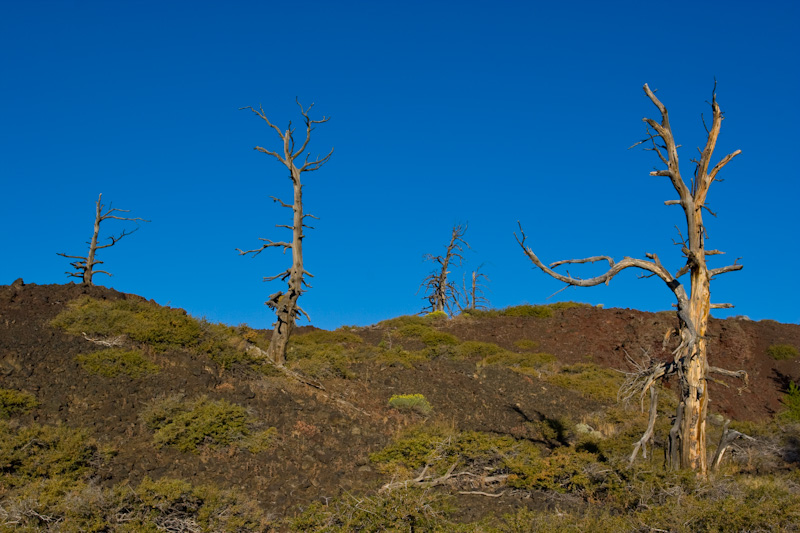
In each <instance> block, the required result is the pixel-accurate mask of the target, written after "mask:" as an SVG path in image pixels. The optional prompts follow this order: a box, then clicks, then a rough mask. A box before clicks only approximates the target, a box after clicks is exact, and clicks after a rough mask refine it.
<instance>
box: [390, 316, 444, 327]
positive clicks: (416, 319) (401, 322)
mask: <svg viewBox="0 0 800 533" xmlns="http://www.w3.org/2000/svg"><path fill="white" fill-rule="evenodd" d="M430 322H431V321H430V320H429V319H426V318H425V317H422V316H419V315H403V316H398V317H395V318H390V319H388V320H382V321H380V322H378V325H379V326H382V327H384V328H401V327H403V326H409V325H413V324H419V325H422V326H425V325H428V324H429V323H430Z"/></svg>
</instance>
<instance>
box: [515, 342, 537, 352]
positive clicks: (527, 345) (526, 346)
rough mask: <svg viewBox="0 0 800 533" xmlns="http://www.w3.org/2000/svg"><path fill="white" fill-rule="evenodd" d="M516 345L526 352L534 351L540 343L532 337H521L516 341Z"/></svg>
mask: <svg viewBox="0 0 800 533" xmlns="http://www.w3.org/2000/svg"><path fill="white" fill-rule="evenodd" d="M514 346H516V347H517V348H519V349H520V350H524V351H526V352H532V351H534V350H535V349H537V348H538V347H539V343H538V342H536V341H534V340H531V339H520V340H518V341H515V342H514Z"/></svg>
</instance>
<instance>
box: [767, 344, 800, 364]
mask: <svg viewBox="0 0 800 533" xmlns="http://www.w3.org/2000/svg"><path fill="white" fill-rule="evenodd" d="M767 355H769V356H770V357H772V358H773V359H775V360H776V361H781V360H784V359H796V358H798V357H800V352H798V350H797V347H796V346H792V345H791V344H773V345H772V346H770V347H769V348H767Z"/></svg>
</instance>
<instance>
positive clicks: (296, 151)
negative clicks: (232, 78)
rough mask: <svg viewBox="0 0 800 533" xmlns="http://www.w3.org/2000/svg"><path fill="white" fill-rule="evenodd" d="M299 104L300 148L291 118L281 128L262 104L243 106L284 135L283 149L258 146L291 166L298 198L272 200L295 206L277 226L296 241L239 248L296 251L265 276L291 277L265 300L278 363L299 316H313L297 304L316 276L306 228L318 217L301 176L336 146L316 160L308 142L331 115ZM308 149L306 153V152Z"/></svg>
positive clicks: (319, 164) (272, 350)
mask: <svg viewBox="0 0 800 533" xmlns="http://www.w3.org/2000/svg"><path fill="white" fill-rule="evenodd" d="M297 105H298V106H299V107H300V114H301V115H302V116H303V123H304V124H305V129H306V132H305V133H306V134H305V140H304V141H303V144H302V145H301V146H300V147H299V148H296V147H295V140H294V131H295V130H294V128H292V123H291V122H289V126H288V128H287V129H286V131H281V129H280V128H278V127H277V126H275V125H274V124H273V123H272V122H270V120H269V118H267V115H266V114H265V113H264V109H263V108H262V107H259V108H258V109H255V108H253V107H243V108H242V109H249V110H250V111H252V112H253V113H255V114H256V115H258V117H259V118H261V119H262V120H263V121H264V122H266V123H267V125H268V126H269V127H270V128H272V129H273V130H275V132H276V133H277V134H278V136H279V137H280V138H281V141H283V151H282V153H279V152H277V151H272V150H267V149H266V148H262V147H261V146H256V147H255V150H257V151H259V152H261V153H264V154H267V155H270V156H272V157H274V158H276V159H277V160H278V161H280V162H281V163H283V164H284V165H285V166H286V168H287V169H289V179H290V180H291V181H292V188H293V190H294V200H293V202H292V203H291V204H287V203H285V202H283V201H281V200H279V199H278V198H277V197H275V196H270V198H272V200H273V201H275V202H276V203H278V204H279V205H280V206H281V207H286V208H288V209H291V210H292V224H291V225H286V224H276V227H278V228H285V229H289V230H292V242H285V241H271V240H269V239H259V240H261V241H264V244H262V245H261V247H260V248H256V249H254V250H241V249H238V248H237V250H238V252H239V253H240V254H241V255H247V254H252V255H253V256H256V255H258V254H260V253H261V252H263V251H264V250H266V249H267V248H283V252H284V253H286V250H291V252H292V265H291V266H290V267H289V268H288V269H286V270H285V271H283V272H281V273H279V274H276V275H274V276H269V277H265V278H264V281H273V280H276V279H278V278H280V279H281V281H287V280H288V287H287V290H286V292H285V293H284V292H283V291H278V292H276V293H273V294H270V295H269V298H268V299H267V301H266V302H265V304H266V305H267V306H268V307H269V308H270V309H272V310H273V311H275V316H276V322H275V323H274V327H275V329H274V330H273V332H272V339H271V340H270V343H269V349H268V350H267V357H269V358H270V359H271V360H272V361H273V362H274V363H276V364H278V365H283V364H284V363H285V362H286V346H287V344H288V343H289V337H290V336H291V334H292V330H293V329H294V325H295V320H296V319H298V318H299V317H300V316H301V315H304V316H305V317H306V318H308V319H309V320H310V318H309V316H308V313H306V312H305V311H304V310H303V309H302V308H301V307H300V306H299V305H297V300H298V298H300V295H301V294H303V293H304V292H305V289H304V288H303V287H308V288H310V287H311V286H310V285H309V284H308V283H307V282H306V280H305V276H309V277H313V276H312V275H311V274H309V273H308V271H307V270H306V269H305V267H304V266H303V237H304V235H303V228H311V226H308V225H306V223H305V220H306V218H309V217H310V218H316V217H314V216H313V215H309V214H304V213H303V184H302V183H301V181H300V178H301V177H302V175H303V173H304V172H312V171H314V170H318V169H319V168H320V167H322V165H324V164H325V163H327V162H328V160H329V159H330V157H331V156H332V155H333V149H331V151H330V152H329V153H328V155H326V156H324V157H319V156H317V157H316V158H315V159H313V160H312V159H311V154H310V153H305V151H306V148H308V143H309V141H311V132H312V131H314V127H315V124H323V123H325V122H328V120H329V117H324V116H323V117H322V119H320V120H312V119H311V118H310V117H309V116H308V113H309V112H310V111H311V108H312V107H314V104H311V105H310V106H308V108H303V106H302V105H301V104H300V102H297ZM304 153H305V155H303V154H304ZM298 158H301V159H300V161H302V163H296V161H297V159H298ZM311 229H313V228H311Z"/></svg>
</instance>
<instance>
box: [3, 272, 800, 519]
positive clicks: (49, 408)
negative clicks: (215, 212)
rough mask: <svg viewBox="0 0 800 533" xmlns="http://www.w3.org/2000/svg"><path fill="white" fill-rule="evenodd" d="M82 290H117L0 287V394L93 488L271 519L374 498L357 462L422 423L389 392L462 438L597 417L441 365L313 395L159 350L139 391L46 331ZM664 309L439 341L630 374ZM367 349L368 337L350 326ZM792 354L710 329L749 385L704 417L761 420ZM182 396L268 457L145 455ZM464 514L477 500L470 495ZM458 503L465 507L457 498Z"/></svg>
mask: <svg viewBox="0 0 800 533" xmlns="http://www.w3.org/2000/svg"><path fill="white" fill-rule="evenodd" d="M84 294H88V295H90V296H93V297H96V298H108V299H118V298H125V297H126V295H123V294H121V293H118V292H116V291H113V290H109V289H105V288H102V287H83V286H80V285H74V284H69V285H43V286H37V285H33V284H27V285H26V284H24V283H23V282H22V281H21V280H19V281H17V282H15V283H14V284H13V285H11V286H0V387H3V388H15V389H21V390H25V391H28V392H31V393H33V394H34V395H35V396H36V397H37V398H38V399H39V401H40V402H41V405H40V406H39V407H38V408H37V409H35V410H34V411H32V412H31V413H30V414H29V415H26V417H25V418H23V421H27V422H32V421H35V422H39V423H48V424H59V423H60V424H66V425H69V426H72V427H84V428H87V430H88V431H89V432H90V433H91V434H92V435H94V436H95V437H96V438H97V439H99V440H100V441H101V442H103V441H104V442H107V443H109V444H112V445H114V446H115V447H116V448H117V449H118V450H119V453H118V454H117V455H115V456H114V457H113V458H112V459H111V461H110V464H109V465H108V467H107V469H106V471H105V472H104V476H103V480H102V483H105V484H108V485H111V484H115V483H119V482H121V481H123V480H130V481H131V482H133V483H136V482H138V481H139V480H141V479H142V478H143V477H144V476H150V477H151V478H159V477H161V476H164V475H169V476H174V477H180V478H184V479H187V480H189V481H192V482H213V483H217V484H220V485H222V486H225V487H228V488H236V489H238V490H241V491H244V492H246V493H248V494H251V495H254V497H255V498H257V499H258V500H260V502H261V504H262V505H263V506H264V507H265V508H266V509H268V510H269V512H271V513H274V514H275V516H282V515H283V514H285V513H287V512H293V511H292V510H294V509H297V508H298V506H303V505H304V504H306V503H308V502H311V501H314V500H320V499H324V498H326V497H334V496H338V495H341V494H343V493H357V492H360V491H369V490H374V489H375V488H377V487H378V486H380V485H381V483H382V482H385V480H383V479H382V478H381V476H379V474H378V472H376V471H375V469H374V466H373V465H371V463H370V461H369V460H368V456H369V454H370V453H372V452H375V451H378V450H380V449H381V448H382V447H384V446H385V445H386V444H388V443H389V442H390V440H391V438H392V436H393V435H396V433H397V431H398V430H399V429H401V428H403V427H406V426H408V425H411V424H414V423H419V422H420V421H421V420H422V419H421V418H420V417H419V416H418V415H402V414H399V413H398V412H396V411H394V410H392V409H390V408H389V407H388V405H387V400H388V398H389V397H390V396H392V395H393V394H410V393H420V394H423V395H425V397H426V398H428V399H429V400H430V402H431V403H432V404H433V405H435V406H436V409H437V412H438V413H439V416H440V423H441V422H442V421H443V422H446V423H448V424H450V425H452V426H453V427H455V428H458V429H461V430H479V431H487V432H497V433H503V434H512V435H513V434H515V432H517V431H519V428H520V427H521V426H522V424H523V422H525V417H526V416H538V417H548V418H554V417H557V416H560V415H564V414H570V413H579V412H587V411H591V410H592V409H594V408H596V406H595V405H593V404H592V400H588V399H586V398H584V397H581V396H580V395H576V394H575V393H574V392H570V391H567V390H564V389H560V388H559V387H556V386H554V385H551V384H549V383H546V382H544V381H540V380H537V379H536V378H535V377H530V376H525V375H521V374H518V373H515V372H512V371H510V370H508V369H506V368H502V367H487V368H486V369H485V371H484V372H482V373H481V374H480V375H477V374H476V372H475V364H474V363H472V362H466V361H453V360H449V359H448V360H443V359H437V360H433V361H430V362H427V363H420V364H418V365H416V366H415V367H414V368H411V369H408V368H404V367H399V366H380V365H378V364H368V363H364V364H358V365H355V366H354V367H353V371H354V373H355V378H354V379H348V380H343V379H336V380H326V381H325V382H324V385H325V388H326V391H324V392H323V391H319V390H316V389H313V388H311V387H308V386H304V385H301V384H299V383H293V382H289V381H287V380H286V379H284V378H260V379H255V378H253V377H252V376H251V377H247V376H244V375H237V374H235V373H230V372H227V373H226V372H220V371H219V370H218V367H217V366H216V365H215V364H214V363H212V362H211V361H210V360H208V359H207V358H206V357H204V356H188V355H186V354H184V353H170V352H168V353H166V354H160V355H158V357H159V358H160V360H159V362H160V363H161V364H162V366H165V367H167V368H166V370H165V371H162V372H161V373H159V374H157V375H154V376H151V377H148V378H146V379H142V380H130V379H127V378H124V377H120V378H102V377H96V376H90V375H88V374H87V373H86V372H84V371H83V370H82V369H81V368H80V366H79V365H78V363H77V362H76V361H75V357H76V356H77V355H78V354H79V353H82V352H84V351H87V348H89V347H90V343H89V341H87V340H85V339H83V338H80V337H73V336H69V335H66V334H64V333H63V332H61V331H60V330H57V329H55V328H53V327H51V326H50V325H49V321H50V320H51V319H52V318H53V317H54V316H55V315H56V314H58V313H59V312H60V311H62V310H63V309H64V308H65V305H66V303H67V302H69V301H70V300H72V299H75V298H77V297H79V296H81V295H84ZM674 320H675V319H674V317H673V316H671V315H670V314H668V313H656V314H653V313H645V312H640V311H635V310H630V309H597V308H590V307H587V308H575V309H567V310H562V311H558V312H556V313H555V316H553V317H552V318H544V319H542V318H512V317H497V318H484V319H458V320H451V321H449V322H448V323H447V325H446V326H445V328H446V330H447V331H448V332H449V333H452V334H453V335H456V336H457V337H458V338H460V339H462V340H480V341H486V342H494V343H497V344H499V345H500V346H503V347H507V348H512V347H513V343H514V342H515V341H518V340H521V339H529V340H534V341H536V342H538V345H539V348H538V349H539V350H541V351H544V352H549V353H552V354H554V355H555V356H556V357H557V358H558V359H559V360H561V361H563V362H567V363H572V362H587V361H590V362H593V363H595V364H599V365H604V366H609V367H613V368H617V369H626V368H627V365H626V352H627V353H628V354H630V355H631V356H632V357H634V358H638V357H640V356H641V355H642V354H643V353H645V352H649V354H650V355H651V356H653V357H654V358H657V359H661V358H667V357H669V352H668V351H664V350H662V347H661V340H662V338H663V336H664V332H665V331H666V330H667V329H668V328H669V327H670V326H672V325H674ZM355 332H356V333H358V334H359V335H361V336H362V337H363V338H364V339H365V341H367V342H369V343H373V344H377V343H378V342H380V340H381V339H382V338H383V335H384V331H383V330H382V329H381V327H379V326H371V327H367V328H361V329H357V330H355ZM779 343H788V344H794V345H795V346H800V326H799V325H796V324H780V323H777V322H774V321H770V320H764V321H760V322H752V321H748V320H737V319H728V320H712V321H711V326H710V334H709V354H710V355H709V359H710V362H711V364H713V365H715V366H719V367H723V368H727V369H730V370H738V369H744V370H746V371H747V372H748V374H749V377H750V381H749V386H748V387H747V388H745V389H743V390H737V387H741V384H740V383H736V382H734V381H733V380H726V382H727V383H728V386H727V387H726V386H724V385H721V384H717V383H714V384H712V385H711V387H712V388H711V397H712V401H713V404H712V410H713V411H716V412H719V413H722V414H723V415H724V416H726V417H731V418H735V419H746V420H759V419H762V418H765V417H770V416H772V414H773V413H775V412H776V411H777V410H778V409H779V408H780V405H781V404H780V400H779V398H780V396H781V394H782V393H783V392H784V391H785V389H786V386H787V385H788V382H789V381H790V380H794V381H795V382H800V363H798V360H790V361H775V360H772V359H771V358H770V357H769V356H767V354H766V349H767V347H768V346H770V345H772V344H779ZM173 393H183V394H186V395H187V396H195V395H198V394H206V395H208V396H210V397H212V398H225V399H228V400H230V401H234V402H236V403H239V404H242V405H245V406H247V407H248V409H249V410H250V412H251V413H252V414H254V415H255V416H256V417H257V418H258V419H259V420H261V421H263V422H264V423H265V424H266V425H268V426H275V427H276V428H278V434H279V438H278V442H277V444H276V446H275V447H274V448H273V449H272V450H270V451H268V452H260V453H257V454H252V453H249V452H244V451H224V452H204V453H202V454H200V455H195V454H189V453H180V452H178V451H176V450H174V449H171V448H163V449H155V448H153V446H152V444H151V439H152V434H151V433H150V432H149V431H148V430H147V429H146V428H145V427H144V426H143V424H142V423H141V422H140V420H139V418H138V416H139V412H140V409H141V407H142V406H143V405H144V404H145V403H146V402H148V401H151V400H153V399H154V398H159V397H163V396H165V395H168V394H173ZM475 498H476V501H475V506H480V505H487V503H486V502H487V500H486V498H483V499H481V498H480V497H475ZM489 503H490V504H491V505H492V506H494V507H496V508H497V509H499V510H501V511H502V509H503V507H506V506H513V505H516V504H517V503H518V502H515V501H514V496H506V497H503V498H500V499H495V500H492V501H491V502H489ZM466 507H467V508H476V507H473V506H472V505H470V504H469V502H467V505H466Z"/></svg>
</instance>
